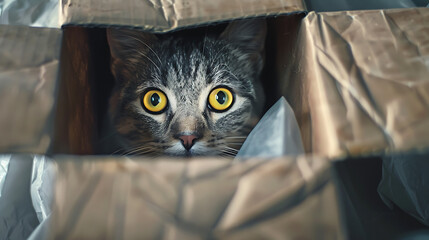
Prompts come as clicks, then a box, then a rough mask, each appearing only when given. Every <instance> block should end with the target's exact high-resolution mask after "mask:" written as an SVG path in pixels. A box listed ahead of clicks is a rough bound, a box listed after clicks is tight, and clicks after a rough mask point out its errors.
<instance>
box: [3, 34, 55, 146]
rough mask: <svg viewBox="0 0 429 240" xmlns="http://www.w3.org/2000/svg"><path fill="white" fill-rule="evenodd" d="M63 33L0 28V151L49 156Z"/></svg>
mask: <svg viewBox="0 0 429 240" xmlns="http://www.w3.org/2000/svg"><path fill="white" fill-rule="evenodd" d="M61 36H62V34H61V30H59V29H43V28H29V27H16V26H14V27H11V26H0V113H1V114H0V132H1V137H0V151H1V152H31V153H40V154H43V153H46V151H47V150H48V147H49V145H50V143H51V141H52V125H53V119H52V114H53V107H54V101H55V97H56V96H55V90H56V85H57V73H58V61H59V52H60V51H59V50H60V44H61V42H60V41H61Z"/></svg>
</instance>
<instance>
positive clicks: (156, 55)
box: [129, 36, 162, 64]
mask: <svg viewBox="0 0 429 240" xmlns="http://www.w3.org/2000/svg"><path fill="white" fill-rule="evenodd" d="M129 37H130V38H132V39H134V40H136V41H138V42H140V43H141V44H143V45H145V46H146V47H147V48H149V50H150V51H151V52H152V53H153V54H154V55H155V57H156V58H158V61H159V63H160V64H162V61H161V59H160V58H159V56H158V54H156V52H155V51H154V50H153V49H152V48H151V47H150V46H149V45H148V44H146V43H145V42H143V41H142V40H140V39H138V38H136V37H133V36H129Z"/></svg>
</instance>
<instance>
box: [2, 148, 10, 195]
mask: <svg viewBox="0 0 429 240" xmlns="http://www.w3.org/2000/svg"><path fill="white" fill-rule="evenodd" d="M10 158H11V156H10V155H3V156H0V198H1V193H2V190H3V185H4V180H5V179H6V175H7V170H8V168H9V162H10Z"/></svg>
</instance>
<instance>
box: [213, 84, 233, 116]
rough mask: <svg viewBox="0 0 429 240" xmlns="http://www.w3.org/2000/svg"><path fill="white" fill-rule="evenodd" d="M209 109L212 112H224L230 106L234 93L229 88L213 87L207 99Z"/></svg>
mask: <svg viewBox="0 0 429 240" xmlns="http://www.w3.org/2000/svg"><path fill="white" fill-rule="evenodd" d="M208 103H209V104H208V106H209V109H210V110H212V111H214V112H224V111H227V110H228V109H229V108H231V106H232V104H233V103H234V95H233V93H232V92H231V90H229V89H227V88H224V87H219V88H215V89H213V90H212V91H211V92H210V94H209V99H208Z"/></svg>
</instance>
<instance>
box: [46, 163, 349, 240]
mask: <svg viewBox="0 0 429 240" xmlns="http://www.w3.org/2000/svg"><path fill="white" fill-rule="evenodd" d="M57 163H58V169H59V172H58V175H57V184H56V200H55V210H54V211H53V216H52V217H53V219H52V226H51V228H50V229H52V232H51V236H50V237H51V239H62V238H64V237H67V238H72V239H93V238H103V239H113V238H118V237H119V238H123V239H132V238H136V237H138V238H155V237H159V236H164V238H165V239H190V238H192V239H193V238H196V239H205V238H221V239H260V238H261V237H263V238H270V239H273V238H278V237H280V236H282V237H281V238H285V237H290V238H293V239H295V238H300V239H314V238H318V239H336V238H340V236H341V231H340V228H339V219H338V212H337V211H338V210H337V203H336V199H335V190H334V188H333V184H332V183H331V181H330V171H329V166H330V164H329V161H328V160H326V159H321V158H313V157H305V156H302V157H298V158H296V159H293V158H289V159H273V160H265V161H262V160H249V161H247V162H244V163H237V164H233V163H231V162H229V161H228V160H216V159H194V160H177V159H175V160H166V159H163V160H157V161H138V160H137V159H134V160H131V159H125V158H122V159H121V158H116V159H115V158H76V157H62V158H61V157H59V158H58V161H57Z"/></svg>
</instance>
